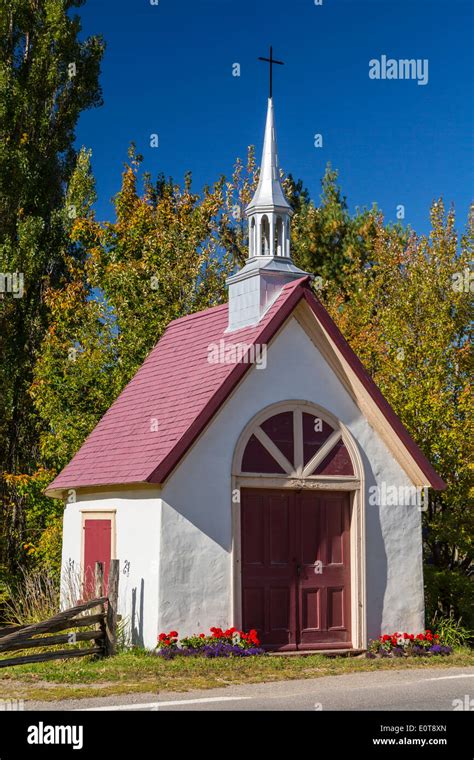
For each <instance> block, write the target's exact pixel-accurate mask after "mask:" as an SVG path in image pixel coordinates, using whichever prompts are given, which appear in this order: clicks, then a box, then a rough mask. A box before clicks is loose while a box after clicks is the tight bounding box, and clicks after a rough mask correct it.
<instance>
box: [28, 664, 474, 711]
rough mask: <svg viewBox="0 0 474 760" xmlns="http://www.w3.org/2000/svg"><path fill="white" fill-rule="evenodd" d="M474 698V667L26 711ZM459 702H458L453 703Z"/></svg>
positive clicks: (365, 705)
mask: <svg viewBox="0 0 474 760" xmlns="http://www.w3.org/2000/svg"><path fill="white" fill-rule="evenodd" d="M454 700H461V704H463V705H464V709H466V707H465V705H466V703H467V704H469V700H472V703H471V704H470V709H472V710H474V667H471V668H430V669H429V670H400V671H395V672H393V671H392V672H389V671H379V672H372V673H350V674H348V675H341V676H325V677H324V678H312V679H306V680H298V681H280V682H274V683H260V684H242V685H238V686H228V687H226V688H222V689H208V690H201V691H192V692H185V693H183V692H180V693H174V692H161V693H159V694H158V693H155V694H150V693H148V694H128V695H120V696H119V695H117V696H112V697H101V698H97V699H81V700H64V701H62V702H27V703H26V704H25V709H26V710H93V711H97V710H106V711H107V710H125V711H129V710H134V711H162V710H163V711H166V710H200V711H205V710H285V711H286V710H404V711H405V710H441V711H452V710H453V709H454V706H455V704H459V703H454ZM453 703H454V704H453Z"/></svg>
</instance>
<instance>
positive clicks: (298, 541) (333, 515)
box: [241, 489, 351, 649]
mask: <svg viewBox="0 0 474 760" xmlns="http://www.w3.org/2000/svg"><path fill="white" fill-rule="evenodd" d="M241 525H242V534H241V540H242V615H243V627H244V628H245V629H246V630H247V629H249V628H256V629H257V631H258V632H259V635H260V638H261V641H262V644H263V645H264V646H266V647H268V648H279V649H295V648H299V647H301V648H305V649H308V648H309V649H311V648H315V649H317V648H324V647H327V646H331V647H334V648H337V647H350V646H351V620H350V610H351V592H350V502H349V494H347V493H340V492H326V493H319V492H311V491H302V492H295V491H289V490H288V491H277V490H275V491H273V490H263V489H262V490H260V489H255V490H250V489H242V504H241Z"/></svg>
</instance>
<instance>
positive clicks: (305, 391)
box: [63, 319, 424, 647]
mask: <svg viewBox="0 0 474 760" xmlns="http://www.w3.org/2000/svg"><path fill="white" fill-rule="evenodd" d="M295 399H300V400H302V401H310V402H313V403H315V404H318V405H319V406H321V407H324V408H325V409H326V410H328V411H329V412H331V413H332V414H333V415H334V416H336V417H338V418H339V419H340V420H341V422H342V423H343V424H344V425H345V426H346V427H347V428H348V430H349V431H350V433H351V434H352V436H353V437H354V439H355V441H356V443H357V446H358V447H359V453H360V456H361V458H362V461H363V466H364V478H365V491H366V494H367V495H368V491H369V488H370V487H371V486H374V485H376V484H378V485H382V483H383V482H385V484H386V485H395V486H410V485H411V483H410V481H409V479H408V477H407V476H406V475H405V473H404V471H403V470H402V469H401V467H400V466H399V465H398V463H397V462H396V461H395V459H394V458H393V457H392V455H391V454H390V453H389V451H388V449H387V448H386V446H385V444H384V443H383V442H382V440H381V439H380V438H379V436H378V435H377V434H376V433H375V432H374V430H373V429H372V428H371V427H370V425H369V424H368V422H367V421H366V419H365V418H364V417H363V415H362V414H361V413H360V411H359V409H358V408H357V406H356V405H355V404H354V402H353V401H352V399H351V397H350V396H349V395H348V394H347V392H346V391H345V389H344V388H343V386H342V384H341V383H340V382H339V380H338V379H337V378H336V377H335V376H334V374H333V372H332V370H331V369H330V368H329V366H328V365H327V363H326V361H325V359H324V358H323V357H322V356H321V355H320V354H319V352H318V351H317V350H316V348H315V346H314V344H313V343H312V342H311V341H310V339H309V338H308V336H307V335H306V333H305V332H304V330H303V329H302V328H301V327H300V325H299V324H298V323H297V322H296V320H294V319H292V320H291V321H290V322H289V323H288V324H287V325H286V327H285V328H284V329H283V330H282V332H281V333H280V334H279V335H278V337H277V338H276V339H275V340H274V342H273V343H272V345H271V347H270V348H269V351H268V356H267V367H266V369H256V368H255V367H252V368H251V369H250V370H249V372H248V373H247V374H246V376H245V378H244V380H243V382H242V384H241V385H240V386H239V387H238V388H237V390H236V391H234V393H233V395H232V396H231V397H230V398H229V399H228V400H227V402H226V404H225V405H224V407H223V408H222V409H221V410H220V412H219V413H218V414H217V415H216V417H215V418H214V420H213V421H212V423H211V424H210V425H209V427H208V429H207V430H206V431H205V432H204V433H203V434H202V436H201V437H200V439H199V440H198V441H197V443H196V444H195V445H194V446H193V447H192V449H191V450H190V451H189V452H188V453H187V455H186V456H185V457H184V459H183V460H182V461H181V464H180V465H179V467H178V468H177V469H176V470H175V471H174V473H173V474H172V475H171V476H170V478H169V479H168V481H167V482H166V484H165V485H164V487H163V489H162V491H161V492H160V491H158V490H156V491H154V492H144V491H135V492H132V491H130V492H128V491H124V492H123V493H122V492H120V493H118V492H115V493H110V494H97V495H95V496H88V497H87V498H86V497H84V496H82V497H81V496H80V495H79V496H78V502H77V503H76V504H69V505H68V506H67V508H66V511H65V522H64V547H63V564H64V566H66V564H67V563H68V561H69V560H70V559H72V560H74V562H75V564H76V566H79V565H80V561H81V560H80V551H81V510H84V509H87V510H92V511H99V510H106V509H116V510H117V511H116V535H117V545H116V556H117V557H118V558H119V559H120V562H121V569H122V571H123V569H124V568H125V562H126V561H128V562H129V563H130V566H129V574H128V575H124V574H123V573H121V576H120V612H121V613H122V614H123V615H124V616H125V617H127V618H128V620H129V621H130V623H131V627H132V629H133V632H134V633H133V640H134V642H135V643H138V644H144V645H145V646H147V647H154V646H155V643H156V636H157V633H159V632H160V631H170V630H172V629H176V630H178V631H179V633H180V635H185V634H191V633H193V632H198V631H201V630H205V629H208V628H209V627H210V626H212V625H220V626H223V627H226V626H228V625H231V624H232V623H234V622H235V621H234V619H233V604H232V554H231V551H232V505H231V468H232V459H233V454H234V450H235V446H236V444H237V441H238V438H239V436H240V434H241V432H242V430H243V428H244V427H245V426H246V425H247V424H248V423H249V421H250V420H251V419H252V418H253V417H254V416H255V415H256V414H257V413H258V412H260V411H261V410H262V409H263V408H265V407H267V406H269V405H270V404H272V403H276V402H280V401H285V400H295ZM160 496H161V499H162V501H161V499H160ZM365 517H366V589H367V604H366V611H365V614H366V623H367V634H368V637H373V636H378V635H379V633H380V632H381V631H384V632H385V631H393V630H410V631H414V630H416V629H420V628H421V626H422V625H423V609H424V602H423V578H422V544H421V513H420V511H419V510H418V509H417V507H413V506H409V507H398V506H385V507H380V506H371V505H369V502H368V498H366V499H365ZM158 578H159V582H158ZM133 596H135V602H133V601H132V600H133ZM143 610H144V611H143Z"/></svg>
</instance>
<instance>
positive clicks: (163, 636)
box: [158, 633, 167, 641]
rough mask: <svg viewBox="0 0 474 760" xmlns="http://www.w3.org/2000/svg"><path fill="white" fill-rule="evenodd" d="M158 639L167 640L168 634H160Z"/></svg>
mask: <svg viewBox="0 0 474 760" xmlns="http://www.w3.org/2000/svg"><path fill="white" fill-rule="evenodd" d="M158 638H159V640H160V641H164V640H165V639H166V638H167V636H166V633H160V635H159V637H158Z"/></svg>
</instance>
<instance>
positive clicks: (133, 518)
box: [62, 489, 161, 648]
mask: <svg viewBox="0 0 474 760" xmlns="http://www.w3.org/2000/svg"><path fill="white" fill-rule="evenodd" d="M109 510H111V511H112V512H111V514H113V510H116V511H115V533H116V537H115V538H116V540H115V557H114V554H113V555H112V556H113V558H116V559H119V560H120V580H119V610H118V611H119V613H120V614H121V615H122V616H123V619H124V625H125V626H126V629H127V636H128V639H129V641H132V642H133V643H134V644H136V645H137V646H147V647H149V648H150V647H154V646H155V644H156V636H157V619H158V568H159V537H160V519H161V500H160V498H159V490H158V489H153V491H151V490H150V491H143V490H141V489H140V490H135V491H134V490H124V491H114V492H111V493H97V494H81V492H80V491H79V492H78V493H77V495H76V502H75V503H72V504H67V506H66V508H65V512H64V530H63V550H62V567H63V573H62V576H63V589H64V585H65V584H66V583H67V580H66V579H67V576H68V575H69V573H68V572H67V568H68V567H70V566H71V563H73V574H74V576H75V579H76V583H77V579H78V577H79V575H80V568H81V563H82V557H81V552H82V519H83V518H82V515H83V514H84V513H86V512H88V513H90V512H98V511H99V512H108V511H109ZM63 594H64V590H63Z"/></svg>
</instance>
